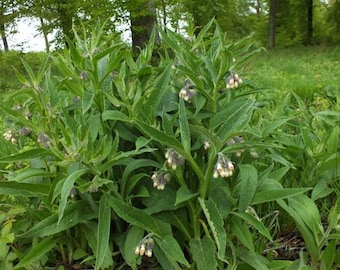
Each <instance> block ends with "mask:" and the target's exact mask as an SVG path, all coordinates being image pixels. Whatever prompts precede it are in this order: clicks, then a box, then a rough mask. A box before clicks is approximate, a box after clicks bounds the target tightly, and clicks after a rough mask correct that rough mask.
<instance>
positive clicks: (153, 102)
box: [141, 62, 172, 120]
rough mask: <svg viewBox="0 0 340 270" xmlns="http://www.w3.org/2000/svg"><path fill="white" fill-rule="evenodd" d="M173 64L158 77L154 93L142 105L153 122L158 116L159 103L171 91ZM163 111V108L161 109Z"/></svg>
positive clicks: (153, 88)
mask: <svg viewBox="0 0 340 270" xmlns="http://www.w3.org/2000/svg"><path fill="white" fill-rule="evenodd" d="M171 67H172V63H171V62H170V63H169V64H168V65H167V66H166V67H165V68H164V70H163V73H162V74H161V75H160V76H159V77H158V79H157V81H156V83H155V85H154V86H153V87H152V92H151V93H150V96H149V97H148V98H147V101H146V103H145V104H143V105H142V108H141V109H142V110H146V113H147V116H148V119H149V120H151V119H152V120H153V118H154V117H155V116H156V111H157V109H158V106H159V103H160V101H161V99H162V97H163V95H164V94H165V93H166V92H167V91H170V89H171V88H170V75H171V72H172V68H171ZM160 109H161V111H162V108H160Z"/></svg>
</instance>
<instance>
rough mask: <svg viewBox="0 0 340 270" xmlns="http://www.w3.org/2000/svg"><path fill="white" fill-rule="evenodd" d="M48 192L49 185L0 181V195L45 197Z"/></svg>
mask: <svg viewBox="0 0 340 270" xmlns="http://www.w3.org/2000/svg"><path fill="white" fill-rule="evenodd" d="M49 190H50V185H44V184H30V183H18V182H14V181H13V182H12V181H6V182H5V181H0V194H7V195H11V196H25V197H35V196H39V195H44V196H47V195H48V193H49Z"/></svg>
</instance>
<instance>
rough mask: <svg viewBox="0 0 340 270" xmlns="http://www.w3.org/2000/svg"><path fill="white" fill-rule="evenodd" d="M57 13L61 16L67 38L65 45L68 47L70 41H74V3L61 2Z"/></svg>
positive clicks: (64, 0) (60, 21)
mask: <svg viewBox="0 0 340 270" xmlns="http://www.w3.org/2000/svg"><path fill="white" fill-rule="evenodd" d="M57 3H58V6H57V11H58V15H59V23H60V27H61V29H62V32H63V35H64V37H65V45H66V47H68V41H67V39H66V37H67V38H68V39H69V40H73V39H74V34H73V31H72V28H73V17H74V13H75V7H74V5H75V4H74V3H70V2H68V0H59V1H58V2H57Z"/></svg>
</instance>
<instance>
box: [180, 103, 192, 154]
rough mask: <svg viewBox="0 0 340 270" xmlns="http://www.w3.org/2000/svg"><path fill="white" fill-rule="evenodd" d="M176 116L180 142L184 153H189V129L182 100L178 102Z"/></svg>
mask: <svg viewBox="0 0 340 270" xmlns="http://www.w3.org/2000/svg"><path fill="white" fill-rule="evenodd" d="M178 114H179V126H180V129H181V142H182V145H183V148H184V151H186V152H188V153H189V152H190V148H191V139H190V138H191V137H190V129H189V124H188V119H187V114H186V110H185V104H184V100H183V99H182V98H181V99H180V100H179V109H178Z"/></svg>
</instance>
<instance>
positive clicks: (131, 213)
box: [104, 195, 171, 236]
mask: <svg viewBox="0 0 340 270" xmlns="http://www.w3.org/2000/svg"><path fill="white" fill-rule="evenodd" d="M104 196H107V197H108V198H107V201H108V203H109V204H110V206H111V208H112V209H113V211H114V212H115V213H116V214H117V215H118V216H119V217H120V218H122V219H123V220H125V221H126V222H127V223H130V224H131V225H135V226H138V227H140V228H142V229H144V230H146V231H148V232H149V233H151V232H152V233H155V234H157V235H159V236H165V235H166V234H168V233H170V232H171V229H170V226H167V224H166V223H164V222H162V221H160V220H158V219H156V218H154V217H152V216H151V215H149V214H147V213H146V212H145V211H144V210H141V209H138V208H136V207H133V206H130V205H128V204H126V203H125V202H123V201H121V200H118V199H116V198H114V197H112V196H109V195H104Z"/></svg>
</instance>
